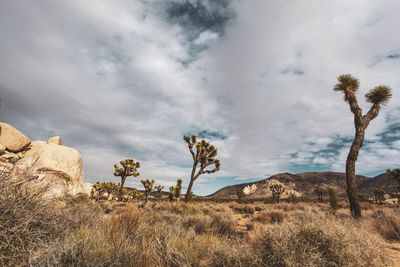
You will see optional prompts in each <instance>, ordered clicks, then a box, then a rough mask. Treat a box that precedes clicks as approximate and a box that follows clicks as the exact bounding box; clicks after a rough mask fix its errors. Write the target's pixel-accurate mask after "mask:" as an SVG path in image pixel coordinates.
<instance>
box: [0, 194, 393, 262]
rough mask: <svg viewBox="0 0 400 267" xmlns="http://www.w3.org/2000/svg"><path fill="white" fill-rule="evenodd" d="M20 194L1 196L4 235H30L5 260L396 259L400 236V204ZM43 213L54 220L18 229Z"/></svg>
mask: <svg viewBox="0 0 400 267" xmlns="http://www.w3.org/2000/svg"><path fill="white" fill-rule="evenodd" d="M11 191H12V190H11ZM11 191H10V192H11ZM24 192H25V191H24ZM27 194H29V193H27ZM11 195H12V194H11ZM16 196H19V195H18V194H15V196H14V198H15V197H16ZM27 196H29V195H27ZM12 199H13V196H8V199H6V198H4V199H2V200H4V201H5V202H3V203H6V202H7V203H19V204H18V205H17V204H15V205H16V206H13V207H11V210H12V209H13V208H18V212H17V211H15V212H13V213H6V212H5V211H9V210H10V207H9V206H10V205H8V206H7V205H5V204H4V205H3V206H2V205H0V212H2V214H3V217H2V219H0V242H1V244H4V243H5V241H7V240H8V242H9V243H10V244H11V243H12V242H11V241H12V240H11V241H10V239H9V238H8V237H7V234H9V233H10V229H16V230H15V232H14V233H13V234H14V236H15V237H16V238H15V240H17V241H18V239H20V240H22V241H24V240H25V239H24V238H27V239H26V240H27V241H29V242H27V243H26V244H27V245H26V246H25V247H23V246H22V245H21V244H23V242H21V241H18V242H17V241H16V242H15V244H16V245H15V244H14V248H13V249H10V247H11V246H9V247H8V250H7V249H5V248H3V247H1V245H0V252H1V253H2V254H0V256H1V257H0V259H1V265H10V266H13V265H18V264H19V265H23V266H24V265H32V266H391V265H392V262H391V260H390V258H389V257H388V254H387V250H386V249H385V247H384V245H383V244H384V243H385V242H386V241H385V240H391V241H393V240H395V241H400V213H399V210H398V208H396V207H393V206H385V205H382V206H381V205H370V204H368V205H364V206H363V209H364V217H363V218H362V219H361V220H359V221H356V220H354V219H353V218H352V217H351V216H350V213H349V211H348V208H347V207H346V204H345V203H341V205H342V207H341V208H339V209H338V210H337V213H336V215H333V214H332V213H331V211H330V208H329V205H328V204H326V203H279V204H265V203H261V202H260V203H253V204H237V203H207V202H201V203H184V202H178V203H176V202H173V203H170V202H149V203H148V205H147V206H146V207H145V208H139V204H138V203H123V204H121V203H116V202H108V201H105V202H101V203H97V202H94V201H93V200H90V199H88V198H87V197H85V196H79V197H75V198H71V199H67V200H62V201H61V202H60V205H55V206H54V202H53V203H52V206H50V205H49V203H47V202H42V201H39V202H35V205H33V206H32V205H31V204H29V203H30V202H29V197H25V198H23V200H21V201H22V202H21V201H16V200H14V202H12V201H11V200H12ZM24 201H27V202H26V203H25V202H24ZM24 203H25V204H24ZM62 203H63V205H61V204H62ZM28 204H29V205H28ZM13 205H14V204H13ZM27 209H29V210H27ZM36 213H38V214H39V215H40V217H41V218H44V219H45V222H46V223H45V224H43V223H42V224H40V223H37V224H35V225H31V228H29V229H28V230H26V231H25V232H24V231H20V230H18V229H20V228H18V227H22V226H21V225H22V221H23V220H25V219H26V218H28V217H29V216H31V215H33V214H36ZM18 214H21V216H20V217H18V216H17V215H18ZM11 215H12V216H13V217H10V216H11ZM22 215H23V216H22ZM7 216H9V217H7ZM27 216H28V217H27ZM14 218H19V219H18V220H17V221H16V222H15V226H18V227H13V222H12V220H13V219H14ZM33 218H36V219H35V220H34V221H32V222H38V218H39V217H37V216H36V217H33ZM39 221H40V220H39ZM49 222H51V223H49ZM6 223H7V224H6ZM35 226H36V228H35ZM5 227H8V229H6V230H5ZM21 229H23V228H21ZM18 231H19V232H18ZM29 233H32V234H33V235H32V236H29ZM35 233H36V234H35ZM37 233H43V234H42V235H40V234H37ZM28 237H29V238H28ZM7 238H8V239H7ZM18 256H19V257H18Z"/></svg>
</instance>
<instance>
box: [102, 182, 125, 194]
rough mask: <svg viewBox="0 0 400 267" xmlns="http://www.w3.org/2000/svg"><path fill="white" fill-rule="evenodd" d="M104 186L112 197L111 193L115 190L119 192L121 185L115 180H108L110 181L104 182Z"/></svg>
mask: <svg viewBox="0 0 400 267" xmlns="http://www.w3.org/2000/svg"><path fill="white" fill-rule="evenodd" d="M102 184H103V186H104V190H105V191H106V192H107V196H108V197H110V195H111V194H114V193H115V192H118V190H119V189H120V187H121V185H120V184H119V183H118V184H116V183H114V182H108V183H102Z"/></svg>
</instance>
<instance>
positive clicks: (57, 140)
mask: <svg viewBox="0 0 400 267" xmlns="http://www.w3.org/2000/svg"><path fill="white" fill-rule="evenodd" d="M47 143H48V144H56V145H61V137H59V136H53V137H50V138H49V140H48V141H47Z"/></svg>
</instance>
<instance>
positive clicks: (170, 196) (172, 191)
mask: <svg viewBox="0 0 400 267" xmlns="http://www.w3.org/2000/svg"><path fill="white" fill-rule="evenodd" d="M174 195H175V188H174V187H173V186H170V187H169V192H168V199H169V201H174Z"/></svg>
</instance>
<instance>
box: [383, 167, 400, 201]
mask: <svg viewBox="0 0 400 267" xmlns="http://www.w3.org/2000/svg"><path fill="white" fill-rule="evenodd" d="M386 174H387V176H389V177H391V178H393V179H394V180H395V181H396V182H397V183H398V184H399V185H398V186H397V192H396V196H397V202H398V203H399V204H400V169H393V170H387V171H386Z"/></svg>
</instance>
